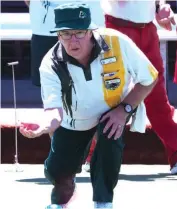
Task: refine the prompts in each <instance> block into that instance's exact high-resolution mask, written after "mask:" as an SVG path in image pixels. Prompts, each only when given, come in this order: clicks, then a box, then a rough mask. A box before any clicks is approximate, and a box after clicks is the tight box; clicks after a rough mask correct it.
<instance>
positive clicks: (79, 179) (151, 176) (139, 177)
mask: <svg viewBox="0 0 177 209" xmlns="http://www.w3.org/2000/svg"><path fill="white" fill-rule="evenodd" d="M119 180H124V181H137V182H143V181H156V180H176V181H177V175H169V173H157V174H144V175H143V174H139V175H131V174H130V175H127V174H120V176H119ZM16 181H17V182H22V183H23V182H25V183H35V184H40V185H44V184H50V182H49V181H48V180H47V179H46V178H30V179H18V180H16ZM76 182H77V183H90V177H76Z"/></svg>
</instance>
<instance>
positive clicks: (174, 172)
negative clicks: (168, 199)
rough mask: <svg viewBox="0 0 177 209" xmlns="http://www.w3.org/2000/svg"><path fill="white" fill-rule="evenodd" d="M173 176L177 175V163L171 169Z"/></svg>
mask: <svg viewBox="0 0 177 209" xmlns="http://www.w3.org/2000/svg"><path fill="white" fill-rule="evenodd" d="M170 171H171V174H172V175H175V174H177V163H176V164H175V165H174V166H173V167H172V168H171V170H170Z"/></svg>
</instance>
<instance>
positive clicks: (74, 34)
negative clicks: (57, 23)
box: [58, 30, 92, 60]
mask: <svg viewBox="0 0 177 209" xmlns="http://www.w3.org/2000/svg"><path fill="white" fill-rule="evenodd" d="M91 37H92V32H91V31H88V30H63V31H60V32H59V33H58V38H59V40H60V42H61V43H62V45H63V46H64V48H65V50H66V52H67V54H68V55H70V56H72V57H73V58H75V59H76V60H82V59H84V58H85V57H86V56H89V55H90V48H91V47H89V46H90V45H91V44H92V43H91Z"/></svg>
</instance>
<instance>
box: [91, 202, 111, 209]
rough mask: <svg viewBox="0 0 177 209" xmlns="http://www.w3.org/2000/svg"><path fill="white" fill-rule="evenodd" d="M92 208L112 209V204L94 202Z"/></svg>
mask: <svg viewBox="0 0 177 209" xmlns="http://www.w3.org/2000/svg"><path fill="white" fill-rule="evenodd" d="M94 208H95V209H96V208H102V209H103V208H107V209H112V208H113V204H112V202H94Z"/></svg>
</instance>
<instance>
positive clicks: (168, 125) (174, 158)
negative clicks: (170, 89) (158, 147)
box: [106, 19, 177, 174]
mask: <svg viewBox="0 0 177 209" xmlns="http://www.w3.org/2000/svg"><path fill="white" fill-rule="evenodd" d="M106 27H107V28H113V29H116V30H118V31H120V32H122V33H124V34H126V35H128V37H130V38H131V39H132V40H133V41H134V42H135V43H136V45H137V46H138V47H139V48H140V49H141V50H142V51H143V52H144V53H145V55H146V56H147V57H148V58H149V60H150V61H151V62H152V64H153V65H154V66H155V67H156V69H157V70H158V72H159V80H158V83H157V84H156V86H155V88H154V89H153V91H152V92H151V94H150V95H149V96H148V97H147V99H146V100H145V105H146V109H147V116H148V118H149V121H150V123H151V125H152V128H153V130H154V131H155V132H156V134H157V135H158V136H159V137H160V139H161V141H162V143H163V144H164V146H165V148H166V152H167V155H168V162H169V164H170V167H171V169H172V170H171V172H172V174H174V173H177V164H176V163H177V124H176V123H175V122H174V121H173V113H174V108H173V107H171V106H170V104H169V101H168V97H167V92H166V89H165V85H164V68H163V62H162V58H161V54H160V48H159V39H158V35H157V29H156V26H155V25H154V24H153V23H150V24H148V25H147V26H146V27H145V28H128V27H119V26H116V25H115V24H114V23H113V22H109V21H108V20H107V19H106Z"/></svg>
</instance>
